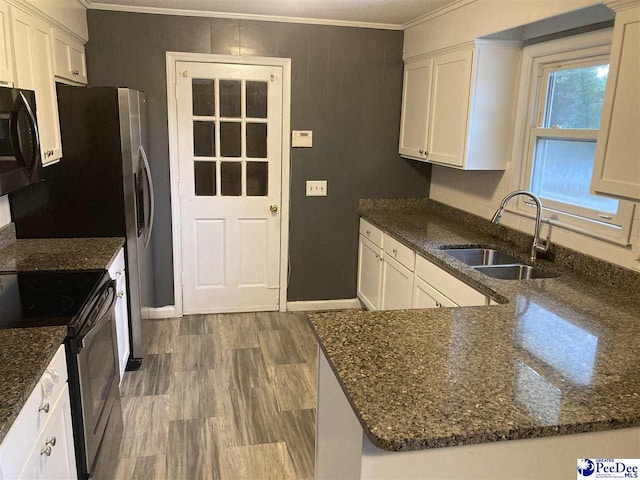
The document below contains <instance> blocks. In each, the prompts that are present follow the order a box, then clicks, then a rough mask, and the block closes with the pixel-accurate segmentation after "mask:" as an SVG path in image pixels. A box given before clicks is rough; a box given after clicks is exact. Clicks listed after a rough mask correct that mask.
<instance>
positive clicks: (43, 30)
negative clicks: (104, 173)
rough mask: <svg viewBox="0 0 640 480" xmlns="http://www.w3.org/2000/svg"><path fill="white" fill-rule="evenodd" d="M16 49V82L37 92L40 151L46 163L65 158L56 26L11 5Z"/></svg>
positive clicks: (12, 28) (17, 84)
mask: <svg viewBox="0 0 640 480" xmlns="http://www.w3.org/2000/svg"><path fill="white" fill-rule="evenodd" d="M10 12H11V30H12V34H13V45H14V48H15V52H14V53H15V72H14V73H15V84H16V86H17V87H19V88H25V89H28V90H34V91H35V92H36V108H37V117H38V130H39V133H40V151H41V154H42V163H43V164H44V165H46V164H48V163H51V162H54V161H56V160H59V159H60V158H61V157H62V143H61V141H60V120H59V118H58V100H57V96H56V85H55V79H54V73H53V29H52V27H51V26H49V25H48V24H47V23H46V22H44V21H43V20H41V19H39V18H37V17H35V16H33V15H31V14H29V13H27V12H25V11H23V10H20V9H19V8H16V7H13V6H11V7H10Z"/></svg>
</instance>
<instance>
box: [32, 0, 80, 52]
mask: <svg viewBox="0 0 640 480" xmlns="http://www.w3.org/2000/svg"><path fill="white" fill-rule="evenodd" d="M26 2H27V3H28V4H30V5H32V6H33V7H34V8H36V9H37V10H38V11H39V12H41V13H42V14H44V15H46V16H47V17H48V18H49V19H51V20H53V21H54V22H55V23H57V24H58V25H59V26H63V27H64V28H66V29H67V30H69V31H70V32H73V33H74V34H75V35H77V36H78V37H80V38H81V39H82V40H84V41H85V42H86V41H87V40H89V28H88V26H87V9H86V7H85V6H84V5H83V4H82V3H81V2H80V0H26Z"/></svg>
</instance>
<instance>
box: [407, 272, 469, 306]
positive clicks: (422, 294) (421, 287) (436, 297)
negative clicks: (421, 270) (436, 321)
mask: <svg viewBox="0 0 640 480" xmlns="http://www.w3.org/2000/svg"><path fill="white" fill-rule="evenodd" d="M457 306H458V305H456V304H455V303H454V302H452V301H451V300H449V299H448V298H447V297H445V296H444V295H442V294H441V293H440V292H438V291H437V290H436V289H435V288H433V287H432V286H431V285H429V284H428V283H427V282H425V281H424V280H422V279H421V278H419V277H416V278H415V279H414V284H413V302H412V307H413V308H440V307H457Z"/></svg>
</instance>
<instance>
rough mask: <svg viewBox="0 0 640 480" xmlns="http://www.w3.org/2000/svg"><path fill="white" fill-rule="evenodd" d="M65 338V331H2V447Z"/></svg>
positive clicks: (0, 430)
mask: <svg viewBox="0 0 640 480" xmlns="http://www.w3.org/2000/svg"><path fill="white" fill-rule="evenodd" d="M66 335H67V328H66V327H42V328H14V329H10V330H0V443H2V441H3V440H4V437H5V436H6V434H7V432H8V431H9V429H10V428H11V425H12V424H13V422H14V420H15V419H16V417H17V416H18V413H20V410H21V409H22V407H23V406H24V404H25V402H26V401H27V398H29V395H31V392H32V391H33V389H34V388H35V387H36V385H37V383H38V380H40V377H41V376H42V374H43V373H44V371H45V369H46V368H47V366H48V365H49V363H50V362H51V360H52V359H53V356H54V355H55V353H56V352H57V351H58V348H60V345H61V344H62V342H63V341H64V338H65V336H66Z"/></svg>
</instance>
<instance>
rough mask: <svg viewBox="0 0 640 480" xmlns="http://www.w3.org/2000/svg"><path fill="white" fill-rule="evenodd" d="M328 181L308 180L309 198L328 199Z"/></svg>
mask: <svg viewBox="0 0 640 480" xmlns="http://www.w3.org/2000/svg"><path fill="white" fill-rule="evenodd" d="M326 196H327V181H326V180H307V197H326Z"/></svg>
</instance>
